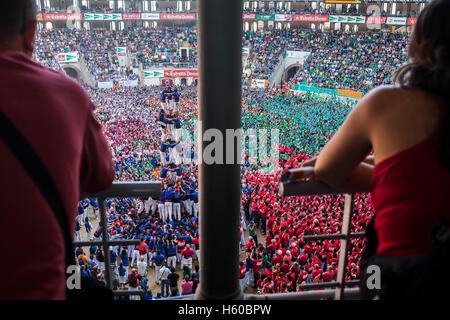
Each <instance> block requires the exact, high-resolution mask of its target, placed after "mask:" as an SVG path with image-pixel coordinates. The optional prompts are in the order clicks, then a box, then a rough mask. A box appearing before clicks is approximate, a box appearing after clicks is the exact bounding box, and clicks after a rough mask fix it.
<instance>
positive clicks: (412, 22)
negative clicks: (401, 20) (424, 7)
mask: <svg viewBox="0 0 450 320" xmlns="http://www.w3.org/2000/svg"><path fill="white" fill-rule="evenodd" d="M416 22H417V18H408V26H413V25H415V24H416Z"/></svg>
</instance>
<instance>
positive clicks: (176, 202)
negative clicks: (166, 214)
mask: <svg viewBox="0 0 450 320" xmlns="http://www.w3.org/2000/svg"><path fill="white" fill-rule="evenodd" d="M173 214H174V219H175V220H178V221H179V220H181V191H180V188H175V190H174V194H173Z"/></svg>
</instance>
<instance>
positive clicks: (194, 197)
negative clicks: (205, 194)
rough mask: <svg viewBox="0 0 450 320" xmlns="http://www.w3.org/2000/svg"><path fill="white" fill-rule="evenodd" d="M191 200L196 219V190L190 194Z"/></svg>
mask: <svg viewBox="0 0 450 320" xmlns="http://www.w3.org/2000/svg"><path fill="white" fill-rule="evenodd" d="M190 197H191V200H192V201H193V202H194V205H193V210H194V217H196V218H197V217H198V192H197V190H194V191H193V192H191V194H190Z"/></svg>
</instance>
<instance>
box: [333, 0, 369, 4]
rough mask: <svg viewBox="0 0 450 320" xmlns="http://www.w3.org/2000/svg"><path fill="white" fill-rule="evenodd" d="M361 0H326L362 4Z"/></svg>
mask: <svg viewBox="0 0 450 320" xmlns="http://www.w3.org/2000/svg"><path fill="white" fill-rule="evenodd" d="M361 2H362V1H361V0H325V3H342V4H360V3H361Z"/></svg>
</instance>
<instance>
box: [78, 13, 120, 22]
mask: <svg viewBox="0 0 450 320" xmlns="http://www.w3.org/2000/svg"><path fill="white" fill-rule="evenodd" d="M84 20H90V21H91V20H94V21H104V20H106V21H111V20H122V14H121V13H111V14H109V13H85V14H84Z"/></svg>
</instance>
